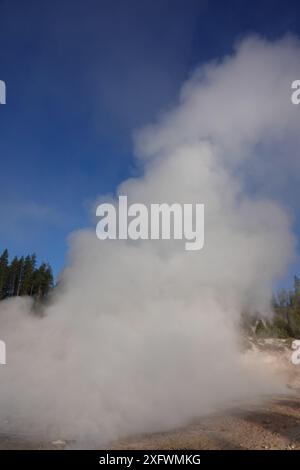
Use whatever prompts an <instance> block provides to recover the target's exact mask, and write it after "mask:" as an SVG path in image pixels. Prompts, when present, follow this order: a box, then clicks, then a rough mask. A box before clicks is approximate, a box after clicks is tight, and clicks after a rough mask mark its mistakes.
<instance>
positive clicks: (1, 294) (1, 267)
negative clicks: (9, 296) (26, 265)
mask: <svg viewBox="0 0 300 470" xmlns="http://www.w3.org/2000/svg"><path fill="white" fill-rule="evenodd" d="M7 276H8V251H7V249H5V250H4V251H3V253H2V255H1V257H0V300H1V299H4V298H5V297H6V281H7Z"/></svg>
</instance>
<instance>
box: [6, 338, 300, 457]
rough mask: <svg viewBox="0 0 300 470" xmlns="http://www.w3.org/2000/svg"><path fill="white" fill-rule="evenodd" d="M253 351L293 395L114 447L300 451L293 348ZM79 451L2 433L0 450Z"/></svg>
mask: <svg viewBox="0 0 300 470" xmlns="http://www.w3.org/2000/svg"><path fill="white" fill-rule="evenodd" d="M249 350H252V351H253V350H254V351H258V354H259V355H264V354H267V359H268V360H269V359H270V360H271V361H274V363H276V366H277V367H278V366H279V367H280V368H284V369H285V371H286V377H287V384H288V386H289V388H290V390H291V393H290V394H288V395H280V396H272V397H268V398H267V399H266V398H265V399H264V400H259V401H258V400H252V401H247V402H242V403H236V404H234V405H231V406H230V407H227V409H226V411H218V412H215V413H213V414H210V415H208V416H204V417H201V418H199V419H196V420H194V422H193V423H190V424H189V425H187V426H185V427H182V428H180V429H176V430H171V431H168V432H163V433H162V432H161V433H153V434H147V435H139V436H135V437H130V438H127V439H121V440H119V441H117V442H113V443H111V444H110V445H109V446H108V448H109V449H152V450H156V449H166V450H168V449H183V450H184V449H195V450H204V449H217V450H219V449H261V450H264V449H268V450H271V449H285V450H294V449H299V450H300V365H299V366H296V367H295V366H293V365H291V363H290V361H289V357H290V353H291V349H290V344H289V343H287V342H286V341H283V340H273V339H272V340H265V341H260V343H258V342H256V343H255V344H254V343H253V342H251V343H250V349H249ZM0 429H1V426H0ZM76 447H77V445H76V442H68V443H66V442H64V441H63V440H57V441H54V442H46V443H45V442H37V441H32V440H29V439H28V438H27V437H26V436H7V435H6V434H5V433H3V434H1V432H0V450H3V449H68V448H76ZM80 448H82V446H80ZM99 448H100V447H99Z"/></svg>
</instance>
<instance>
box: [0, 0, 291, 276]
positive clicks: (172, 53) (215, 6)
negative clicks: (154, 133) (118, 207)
mask: <svg viewBox="0 0 300 470" xmlns="http://www.w3.org/2000/svg"><path fill="white" fill-rule="evenodd" d="M253 32H256V33H259V34H261V35H263V36H264V37H267V38H269V39H274V38H277V37H280V36H282V35H283V34H285V33H286V32H293V33H296V34H298V35H300V7H299V6H298V2H297V1H287V0H286V1H281V2H279V1H276V0H273V1H270V0H261V1H252V2H249V1H243V0H239V1H232V0H231V1H230V0H228V1H226V2H225V1H224V0H223V1H214V0H210V1H205V0H159V1H151V0H122V1H121V0H109V1H106V0H59V1H58V0H51V1H50V0H44V1H43V2H41V1H40V0H27V1H26V2H25V1H24V0H0V79H2V80H5V81H6V84H7V105H6V106H1V108H0V156H1V173H0V178H1V184H0V192H1V194H0V196H1V197H0V217H1V226H0V247H3V248H4V247H7V248H8V249H9V251H10V252H11V253H12V254H19V255H20V254H24V253H27V252H33V251H35V252H36V253H37V255H38V258H39V259H46V260H48V261H49V262H50V263H51V264H52V266H53V268H54V271H55V273H58V272H59V270H60V269H61V268H62V266H63V264H64V259H65V254H66V250H67V237H68V234H69V233H70V232H71V231H73V230H75V229H78V228H82V227H85V226H87V225H89V224H91V219H90V211H89V208H90V206H91V204H92V203H93V201H94V200H95V199H96V198H97V196H98V195H101V194H106V193H109V192H114V191H115V189H116V186H117V185H118V183H120V182H121V181H122V180H124V179H125V178H126V177H128V176H129V175H132V174H134V173H135V172H136V171H137V169H136V166H135V160H134V155H133V150H132V134H133V132H134V130H135V129H137V128H139V127H141V126H143V125H144V124H147V123H149V122H150V121H152V120H153V119H154V118H155V116H157V114H158V113H160V112H161V111H163V110H165V109H167V108H168V107H170V106H171V105H172V104H173V103H174V102H175V101H176V97H177V94H178V91H179V89H180V86H181V85H182V83H183V81H184V80H185V79H186V78H188V77H189V76H190V74H191V72H192V70H193V68H194V67H195V66H196V65H198V64H200V63H201V62H205V61H207V60H210V59H212V58H216V57H221V56H223V55H224V54H226V53H230V52H231V50H232V47H233V45H234V42H235V41H236V40H238V39H240V38H241V37H243V36H244V35H246V34H248V33H253ZM298 232H300V229H299V230H298Z"/></svg>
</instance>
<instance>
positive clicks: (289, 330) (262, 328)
mask: <svg viewBox="0 0 300 470" xmlns="http://www.w3.org/2000/svg"><path fill="white" fill-rule="evenodd" d="M272 310H273V312H274V315H273V317H272V318H270V319H266V318H262V317H261V316H260V315H259V314H257V315H254V316H252V318H251V319H250V322H249V319H248V320H247V318H246V317H247V315H245V316H244V318H243V326H244V327H246V329H248V330H249V332H250V330H252V332H254V333H255V335H257V336H262V337H274V336H275V337H277V338H300V278H299V277H298V276H294V281H293V285H292V287H291V288H290V289H280V290H279V291H278V292H277V293H275V294H274V295H273V298H272Z"/></svg>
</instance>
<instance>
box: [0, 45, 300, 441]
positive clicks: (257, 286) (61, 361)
mask: <svg viewBox="0 0 300 470" xmlns="http://www.w3.org/2000/svg"><path fill="white" fill-rule="evenodd" d="M299 64H300V44H299V42H298V40H297V39H296V38H293V37H285V38H283V39H281V40H279V41H276V42H273V43H272V42H267V41H265V40H263V39H261V38H258V37H249V38H246V39H244V40H243V41H242V42H240V43H239V44H237V46H236V49H235V52H234V54H233V55H231V56H227V57H224V58H222V59H221V60H216V61H215V62H213V63H209V64H207V65H205V66H201V68H199V69H198V70H196V71H195V72H194V73H193V74H192V76H191V78H190V79H189V80H188V81H187V82H186V83H185V84H184V85H183V87H182V90H181V93H180V96H179V99H178V103H177V104H176V105H175V106H174V108H173V109H172V110H171V111H169V112H168V113H167V114H165V115H163V116H161V117H159V118H158V120H157V122H156V123H154V124H152V125H149V127H146V128H144V129H141V130H140V131H139V132H137V133H136V135H135V136H134V141H135V150H136V155H137V158H138V160H139V164H141V165H143V168H144V173H143V176H141V177H139V178H132V179H129V180H127V181H125V182H124V183H122V184H121V186H120V187H119V188H118V190H117V193H116V196H117V195H118V194H125V195H127V196H128V201H129V203H134V202H138V203H145V204H151V203H155V202H157V203H162V202H166V203H170V204H171V203H174V202H177V203H204V204H205V245H204V248H203V250H201V251H199V252H188V251H185V250H184V247H183V244H181V243H173V242H167V241H156V240H154V241H150V240H149V241H139V242H132V241H115V240H111V241H108V240H107V241H99V240H98V239H97V238H96V234H95V229H94V228H93V229H90V230H84V231H80V232H78V233H74V234H72V236H71V238H70V258H69V264H68V266H67V268H66V269H65V271H64V272H63V274H62V281H61V284H62V287H61V289H58V290H57V292H56V293H54V296H53V298H52V299H51V302H50V304H49V306H48V307H47V309H46V311H45V312H44V314H45V315H44V316H43V318H40V317H37V316H34V315H33V314H32V313H30V310H31V306H32V304H31V302H32V301H31V300H30V299H28V298H16V299H10V300H6V301H3V302H1V304H0V333H1V339H2V340H4V341H5V342H6V345H7V366H5V367H3V368H1V374H0V426H1V429H3V430H6V431H8V432H14V433H21V434H25V435H33V436H39V437H43V438H50V439H52V438H56V439H57V438H63V439H67V440H76V441H83V442H88V443H95V444H103V443H106V442H109V441H110V440H112V439H115V438H118V437H121V436H126V435H128V434H132V433H139V432H147V431H154V430H161V429H168V428H172V427H175V426H178V425H181V424H184V423H185V422H187V421H188V420H189V419H191V418H193V417H195V416H199V415H201V414H202V413H206V412H208V411H210V410H213V409H214V407H216V406H218V405H220V404H223V403H226V402H227V401H230V400H233V399H239V398H244V397H248V396H256V395H260V394H263V393H271V392H274V391H281V390H283V389H284V382H283V381H281V380H280V377H278V376H274V375H273V374H272V371H271V370H270V371H268V369H267V368H266V366H265V365H264V366H263V367H260V366H259V364H257V368H253V366H252V365H251V367H250V366H249V367H248V366H247V363H245V361H244V360H243V355H242V352H241V351H240V344H239V343H240V330H239V319H240V315H241V312H243V311H248V312H255V311H260V312H261V313H263V314H266V315H268V314H270V313H271V309H270V298H271V294H272V286H273V285H274V282H276V281H277V280H279V279H280V278H281V276H283V275H284V273H285V271H286V269H287V267H288V265H289V263H290V262H291V261H292V260H293V259H294V256H295V238H294V236H293V230H292V215H291V213H290V209H289V207H288V206H287V205H286V203H287V201H286V200H285V198H284V197H282V198H281V200H278V198H275V194H279V195H280V196H281V195H282V194H284V188H285V187H286V184H288V181H289V177H290V175H293V174H294V173H295V172H297V171H299V158H298V148H299V143H300V142H299V141H300V133H299V130H300V121H299V114H298V113H299V110H298V109H297V107H296V106H293V105H292V103H291V99H290V96H291V83H292V81H293V80H295V79H296V78H297V77H298V78H299V77H300V70H299V69H300V66H299ZM262 175H265V178H263V179H262ZM278 188H281V191H278ZM101 197H102V199H105V197H103V196H101Z"/></svg>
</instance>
